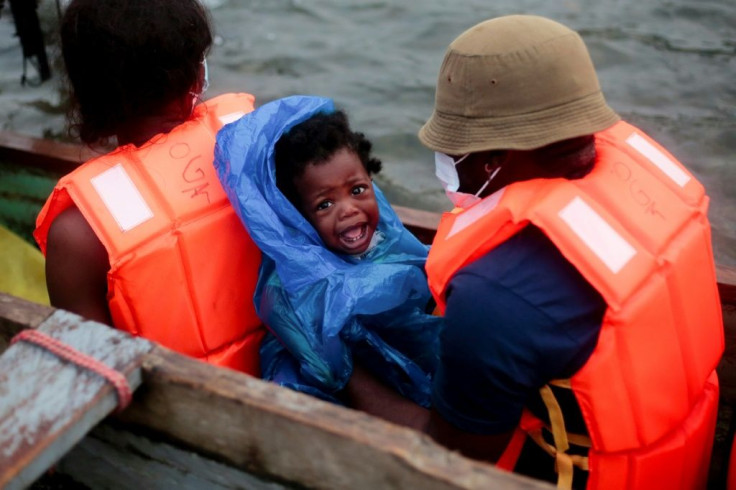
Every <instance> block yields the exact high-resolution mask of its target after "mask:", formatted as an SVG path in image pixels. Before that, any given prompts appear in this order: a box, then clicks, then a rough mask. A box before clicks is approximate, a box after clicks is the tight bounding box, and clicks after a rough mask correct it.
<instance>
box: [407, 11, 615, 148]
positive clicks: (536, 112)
mask: <svg viewBox="0 0 736 490" xmlns="http://www.w3.org/2000/svg"><path fill="white" fill-rule="evenodd" d="M618 120H619V117H618V115H617V114H616V113H615V112H614V111H613V110H612V109H611V108H610V107H609V106H608V104H606V101H605V99H604V97H603V94H602V92H601V88H600V85H599V83H598V77H597V76H596V73H595V68H594V67H593V62H592V61H591V59H590V55H589V54H588V50H587V48H586V47H585V43H583V40H582V39H581V38H580V36H579V35H578V34H577V33H576V32H575V31H573V30H571V29H569V28H567V27H565V26H563V25H562V24H559V23H557V22H555V21H552V20H550V19H546V18H544V17H537V16H532V15H511V16H506V17H499V18H496V19H491V20H487V21H485V22H481V23H480V24H478V25H476V26H474V27H471V28H470V29H468V30H467V31H465V32H464V33H462V34H461V35H460V36H459V37H458V38H457V39H455V40H454V41H453V42H452V44H450V46H449V47H448V48H447V52H446V53H445V59H444V61H443V62H442V67H441V68H440V73H439V77H438V80H437V92H436V94H435V107H434V112H433V114H432V116H431V117H430V118H429V120H428V121H427V123H426V124H425V125H424V126H423V127H422V128H421V129H420V130H419V139H420V140H421V142H422V143H423V144H424V145H425V146H426V147H428V148H430V149H432V150H435V151H440V152H443V153H447V154H450V155H461V154H465V153H472V152H478V151H484V150H511V149H516V150H531V149H534V148H539V147H542V146H545V145H548V144H550V143H554V142H556V141H562V140H565V139H568V138H573V137H576V136H583V135H586V134H592V133H595V132H598V131H602V130H604V129H606V128H608V127H610V126H612V125H613V124H614V123H615V122H616V121H618Z"/></svg>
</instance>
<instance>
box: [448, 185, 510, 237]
mask: <svg viewBox="0 0 736 490" xmlns="http://www.w3.org/2000/svg"><path fill="white" fill-rule="evenodd" d="M505 190H506V188H505V187H504V188H502V189H499V190H497V191H496V192H494V193H493V194H491V195H490V196H488V197H486V198H485V199H483V200H482V201H481V202H479V203H478V204H476V205H475V206H473V207H471V208H470V209H468V210H467V211H464V212H462V213H460V214H458V215H457V217H456V218H455V222H454V223H453V224H452V228H450V232H449V233H448V234H447V237H445V240H447V239H449V238H450V237H451V236H453V235H455V234H457V233H460V232H461V231H463V230H464V229H465V228H467V227H468V226H470V225H472V224H473V223H475V222H476V221H478V220H479V219H481V218H482V217H483V216H484V215H486V214H487V213H489V212H491V211H493V209H494V208H495V207H496V206H498V202H499V201H500V200H501V197H503V193H504V191H505Z"/></svg>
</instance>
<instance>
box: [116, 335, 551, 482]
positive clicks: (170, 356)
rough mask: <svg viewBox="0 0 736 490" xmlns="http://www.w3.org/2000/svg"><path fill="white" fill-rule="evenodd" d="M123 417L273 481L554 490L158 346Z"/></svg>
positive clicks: (370, 419) (423, 439)
mask: <svg viewBox="0 0 736 490" xmlns="http://www.w3.org/2000/svg"><path fill="white" fill-rule="evenodd" d="M143 367H144V386H143V387H141V389H140V390H139V391H138V393H136V397H135V398H136V401H135V403H134V404H132V405H131V406H130V408H129V409H128V410H126V411H125V412H124V413H123V414H121V415H120V418H121V420H123V421H124V422H126V423H130V424H134V425H139V426H143V427H146V428H148V429H150V430H154V431H156V432H157V433H158V434H159V435H160V436H161V437H164V438H166V439H169V440H173V441H178V442H179V443H180V444H183V445H184V446H186V447H189V448H192V449H195V448H196V449H197V450H199V451H201V452H203V453H205V454H209V455H210V456H212V457H214V458H215V459H218V460H221V461H224V462H227V463H228V464H230V465H232V466H235V467H238V468H242V469H244V470H246V471H248V472H250V473H253V474H257V475H262V476H264V477H265V478H269V479H277V480H281V481H285V482H290V483H292V484H295V485H298V486H303V487H307V488H323V489H338V488H351V489H375V488H381V489H392V488H396V489H400V488H421V489H427V490H435V489H437V490H439V489H442V490H446V489H481V488H483V489H486V488H509V489H532V488H552V487H551V486H549V485H547V484H544V483H542V482H538V481H535V480H531V479H527V478H523V477H520V476H518V475H513V474H510V473H505V472H502V471H500V470H498V469H496V468H495V467H493V466H490V465H486V464H482V463H479V462H475V461H471V460H469V459H467V458H464V457H462V456H460V455H459V454H457V453H454V452H450V451H447V450H446V449H444V448H443V447H441V446H439V445H437V444H436V443H434V442H433V441H432V440H431V439H430V438H429V437H427V436H425V435H422V434H419V433H417V432H415V431H412V430H409V429H405V428H402V427H398V426H395V425H392V424H389V423H386V422H383V421H382V420H379V419H376V418H374V417H371V416H369V415H366V414H364V413H361V412H358V411H354V410H350V409H345V408H342V407H339V406H335V405H332V404H329V403H325V402H322V401H320V400H318V399H315V398H312V397H309V396H307V395H303V394H301V393H296V392H293V391H290V390H287V389H284V388H280V387H278V386H275V385H273V384H270V383H266V382H264V381H261V380H259V379H255V378H252V377H250V376H247V375H244V374H241V373H237V372H234V371H230V370H226V369H218V368H215V367H213V366H210V365H207V364H204V363H200V362H197V361H193V360H191V359H187V358H184V357H182V356H179V355H176V354H174V353H172V352H170V351H166V350H164V349H156V350H155V351H153V352H152V353H151V354H149V355H148V356H147V359H146V361H145V363H144V366H143Z"/></svg>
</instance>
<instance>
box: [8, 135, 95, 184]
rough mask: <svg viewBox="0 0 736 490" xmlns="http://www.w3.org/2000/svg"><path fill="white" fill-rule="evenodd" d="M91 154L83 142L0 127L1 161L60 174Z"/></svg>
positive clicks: (74, 166) (71, 168) (92, 153)
mask: <svg viewBox="0 0 736 490" xmlns="http://www.w3.org/2000/svg"><path fill="white" fill-rule="evenodd" d="M93 156H95V154H94V152H92V151H91V150H90V149H89V148H87V147H85V146H82V145H77V144H70V143H61V142H59V141H52V140H46V139H42V138H35V137H33V136H26V135H23V134H19V133H13V132H10V131H0V160H3V161H7V162H17V163H18V165H27V166H29V167H36V168H41V169H44V170H48V171H51V172H54V173H58V174H61V175H63V174H65V173H68V172H71V171H72V170H74V169H75V168H76V167H78V166H79V164H80V163H81V162H84V161H86V160H88V159H89V158H91V157H93Z"/></svg>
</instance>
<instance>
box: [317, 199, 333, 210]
mask: <svg viewBox="0 0 736 490" xmlns="http://www.w3.org/2000/svg"><path fill="white" fill-rule="evenodd" d="M330 206H332V201H322V202H320V203H319V204H317V211H322V210H325V209H327V208H329V207H330Z"/></svg>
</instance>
